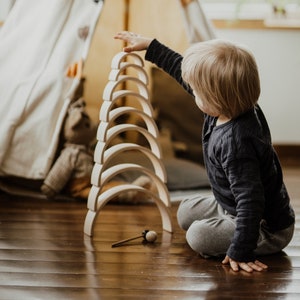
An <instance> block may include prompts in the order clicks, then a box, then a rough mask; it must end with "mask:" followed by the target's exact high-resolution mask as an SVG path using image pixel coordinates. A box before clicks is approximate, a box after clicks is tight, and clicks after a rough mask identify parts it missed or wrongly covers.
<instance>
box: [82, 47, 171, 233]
mask: <svg viewBox="0 0 300 300" xmlns="http://www.w3.org/2000/svg"><path fill="white" fill-rule="evenodd" d="M129 67H131V68H134V69H135V71H136V76H129V75H124V73H126V69H127V68H129ZM128 82H131V83H134V85H135V86H136V87H137V91H134V90H128V89H121V90H120V89H118V88H119V87H120V85H122V84H124V83H128ZM147 84H148V76H147V73H146V72H145V70H144V62H143V60H142V58H141V57H140V56H139V55H137V54H136V53H125V52H120V53H118V54H117V55H115V56H114V58H113V59H112V63H111V72H110V74H109V77H108V83H107V84H106V87H105V89H104V92H103V100H104V101H103V104H102V106H101V109H100V114H99V119H100V123H99V127H98V132H97V140H98V142H97V145H96V148H95V153H94V162H95V164H94V168H93V172H92V176H91V184H92V187H91V190H90V193H89V197H88V202H87V208H88V212H87V215H86V218H85V223H84V233H85V234H87V235H89V236H92V235H93V228H94V223H95V221H96V218H97V216H98V214H99V212H100V210H101V209H102V208H103V207H104V206H105V204H106V203H107V202H109V201H110V200H111V199H114V198H115V197H116V196H118V195H119V194H121V193H124V192H127V191H138V192H142V193H145V194H146V195H147V196H149V197H150V198H151V199H153V201H154V203H155V204H156V205H157V207H158V210H159V212H160V215H161V219H162V227H163V230H165V231H168V232H172V222H171V214H170V206H171V202H170V197H169V193H168V189H167V187H166V181H167V176H166V171H165V168H164V165H163V163H162V160H161V149H160V145H159V143H158V135H159V132H158V129H157V126H156V123H155V121H154V119H153V109H152V106H151V103H150V101H149V91H148V88H147ZM126 96H130V97H133V98H134V99H135V100H136V101H138V103H139V106H140V108H136V107H132V106H122V107H116V108H115V105H114V104H115V103H116V101H118V100H119V99H121V98H123V97H126ZM128 113H131V114H136V115H138V116H139V117H140V118H141V119H142V120H143V121H144V123H145V125H146V129H145V128H143V127H140V126H138V125H135V124H118V125H116V124H114V121H115V120H116V119H117V118H118V117H120V116H121V115H123V114H128ZM128 130H131V131H136V132H138V133H139V134H141V135H143V136H144V137H145V139H146V140H147V141H148V143H149V148H147V147H145V146H141V145H139V144H135V143H126V142H124V143H119V144H117V145H113V146H111V145H110V143H111V141H112V140H113V139H114V137H116V136H117V135H119V134H120V133H123V132H126V131H128ZM130 150H135V151H139V152H140V153H142V154H143V155H145V157H147V158H148V159H149V161H150V162H151V164H152V166H153V169H149V168H146V167H145V166H143V165H139V164H135V163H131V162H130V163H120V164H117V165H113V166H108V164H109V162H110V160H111V159H112V158H113V157H115V156H116V155H119V154H122V153H123V152H125V151H130ZM129 170H136V171H138V172H141V173H144V174H145V175H147V176H149V177H150V179H151V181H152V182H153V183H154V184H155V186H156V189H157V191H158V192H157V193H154V192H152V191H150V190H147V189H145V188H142V187H140V186H137V185H134V184H129V183H128V184H121V185H118V186H114V187H112V188H110V189H108V190H106V191H104V192H102V191H101V187H102V186H103V185H105V184H106V183H107V182H108V181H110V180H111V179H113V178H114V176H116V175H118V174H120V173H122V172H126V171H129Z"/></svg>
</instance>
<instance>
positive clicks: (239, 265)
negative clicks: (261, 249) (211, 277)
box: [222, 255, 268, 273]
mask: <svg viewBox="0 0 300 300" xmlns="http://www.w3.org/2000/svg"><path fill="white" fill-rule="evenodd" d="M222 264H223V265H226V264H229V265H230V267H231V269H232V270H233V271H238V270H239V269H241V270H244V271H246V272H248V273H251V272H253V271H258V272H261V271H263V270H265V269H267V268H268V266H267V265H265V264H263V263H262V262H260V261H258V260H256V261H254V262H239V261H235V260H233V259H231V258H230V257H229V256H227V255H226V257H225V258H224V260H223V261H222Z"/></svg>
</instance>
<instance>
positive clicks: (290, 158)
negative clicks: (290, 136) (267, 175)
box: [274, 144, 300, 167]
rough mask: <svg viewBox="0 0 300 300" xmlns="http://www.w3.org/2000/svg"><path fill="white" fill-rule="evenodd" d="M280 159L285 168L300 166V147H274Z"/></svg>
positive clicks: (281, 145) (282, 145)
mask: <svg viewBox="0 0 300 300" xmlns="http://www.w3.org/2000/svg"><path fill="white" fill-rule="evenodd" d="M274 148H275V150H276V152H277V154H278V157H279V159H280V161H281V163H282V165H283V166H288V167H299V166H300V145H284V144H280V145H276V144H275V145H274Z"/></svg>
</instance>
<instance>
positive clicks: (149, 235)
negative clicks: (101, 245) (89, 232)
mask: <svg viewBox="0 0 300 300" xmlns="http://www.w3.org/2000/svg"><path fill="white" fill-rule="evenodd" d="M139 238H143V239H144V241H146V242H148V243H154V242H155V241H156V239H157V233H156V232H155V231H153V230H144V231H143V232H142V235H139V236H135V237H132V238H128V239H125V240H122V241H119V242H116V243H114V244H112V245H111V246H112V247H118V246H120V245H122V244H124V243H126V242H129V241H132V240H136V239H139Z"/></svg>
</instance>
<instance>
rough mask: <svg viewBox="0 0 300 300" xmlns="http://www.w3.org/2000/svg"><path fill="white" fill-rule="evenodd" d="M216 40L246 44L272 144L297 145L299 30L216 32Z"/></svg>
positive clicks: (299, 139)
mask: <svg viewBox="0 0 300 300" xmlns="http://www.w3.org/2000/svg"><path fill="white" fill-rule="evenodd" d="M216 33H217V36H218V37H219V38H226V39H230V40H233V41H237V42H240V43H243V44H245V45H248V46H249V47H250V49H251V50H252V52H253V53H254V55H255V56H256V59H257V64H258V67H259V70H260V77H261V89H262V92H261V97H260V105H261V107H262V108H263V110H264V112H265V115H266V117H267V119H268V121H269V125H270V129H271V133H272V137H273V142H274V143H276V144H300V29H299V30H295V29H293V30H288V29H284V30H281V29H278V30H275V29H272V30H268V29H266V30H263V29H259V30H249V29H217V30H216Z"/></svg>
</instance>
